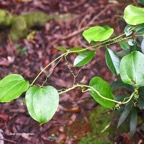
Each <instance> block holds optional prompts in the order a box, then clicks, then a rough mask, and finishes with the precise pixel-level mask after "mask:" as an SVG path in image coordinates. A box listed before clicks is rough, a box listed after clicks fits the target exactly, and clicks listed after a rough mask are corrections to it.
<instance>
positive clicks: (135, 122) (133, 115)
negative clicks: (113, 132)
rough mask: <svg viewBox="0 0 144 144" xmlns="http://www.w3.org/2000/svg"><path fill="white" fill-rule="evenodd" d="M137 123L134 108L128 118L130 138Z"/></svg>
mask: <svg viewBox="0 0 144 144" xmlns="http://www.w3.org/2000/svg"><path fill="white" fill-rule="evenodd" d="M137 121H138V115H137V109H136V108H134V109H133V111H132V113H131V117H130V133H131V136H133V135H134V134H135V132H136V128H137Z"/></svg>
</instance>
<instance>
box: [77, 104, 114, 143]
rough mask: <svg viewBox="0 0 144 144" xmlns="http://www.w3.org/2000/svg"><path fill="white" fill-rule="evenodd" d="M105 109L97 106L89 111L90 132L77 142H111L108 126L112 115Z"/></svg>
mask: <svg viewBox="0 0 144 144" xmlns="http://www.w3.org/2000/svg"><path fill="white" fill-rule="evenodd" d="M106 111H107V109H106V108H104V107H102V106H98V107H96V108H95V109H94V110H93V111H92V112H89V121H90V126H91V132H89V133H88V134H87V136H86V137H83V138H81V140H80V141H79V144H113V141H112V140H111V129H110V127H109V126H110V122H111V117H112V115H111V113H107V112H106Z"/></svg>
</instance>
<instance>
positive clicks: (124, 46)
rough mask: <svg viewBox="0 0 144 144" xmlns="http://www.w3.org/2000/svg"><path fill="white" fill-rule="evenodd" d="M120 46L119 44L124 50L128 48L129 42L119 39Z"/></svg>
mask: <svg viewBox="0 0 144 144" xmlns="http://www.w3.org/2000/svg"><path fill="white" fill-rule="evenodd" d="M120 46H121V48H122V49H124V50H127V49H129V48H130V46H129V44H128V43H127V42H125V41H121V42H120Z"/></svg>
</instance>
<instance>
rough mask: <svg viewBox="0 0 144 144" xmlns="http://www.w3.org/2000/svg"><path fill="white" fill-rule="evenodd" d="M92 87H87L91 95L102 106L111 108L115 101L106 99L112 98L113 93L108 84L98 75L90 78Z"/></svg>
mask: <svg viewBox="0 0 144 144" xmlns="http://www.w3.org/2000/svg"><path fill="white" fill-rule="evenodd" d="M89 85H90V86H91V87H92V88H90V89H89V91H90V94H91V95H92V97H93V98H94V99H95V100H96V101H97V102H98V103H99V104H101V105H102V106H104V107H107V108H112V107H113V106H114V105H115V103H114V102H112V101H109V100H107V99H110V100H113V99H114V95H113V94H112V91H111V88H110V85H109V84H108V83H107V82H106V81H104V80H103V79H101V78H100V77H94V78H92V79H91V81H90V84H89Z"/></svg>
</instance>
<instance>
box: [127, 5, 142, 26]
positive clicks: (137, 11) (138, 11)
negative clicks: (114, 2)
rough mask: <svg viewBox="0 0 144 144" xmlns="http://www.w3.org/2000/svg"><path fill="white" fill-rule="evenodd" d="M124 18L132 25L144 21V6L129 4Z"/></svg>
mask: <svg viewBox="0 0 144 144" xmlns="http://www.w3.org/2000/svg"><path fill="white" fill-rule="evenodd" d="M124 20H125V21H126V22H127V23H128V24H130V25H138V24H142V23H144V8H139V7H136V6H133V5H128V6H127V7H126V8H125V10H124Z"/></svg>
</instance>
